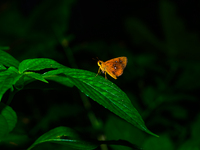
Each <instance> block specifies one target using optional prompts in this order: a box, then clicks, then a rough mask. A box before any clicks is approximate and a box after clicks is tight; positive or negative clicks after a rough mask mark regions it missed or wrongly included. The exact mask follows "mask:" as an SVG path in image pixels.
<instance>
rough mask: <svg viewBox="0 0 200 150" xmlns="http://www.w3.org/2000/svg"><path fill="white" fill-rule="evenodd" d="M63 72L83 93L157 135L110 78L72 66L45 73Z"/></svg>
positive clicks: (140, 127)
mask: <svg viewBox="0 0 200 150" xmlns="http://www.w3.org/2000/svg"><path fill="white" fill-rule="evenodd" d="M61 73H64V74H65V75H66V76H67V77H68V78H69V79H71V81H72V82H73V83H74V85H75V86H77V87H78V88H79V89H80V90H81V91H82V92H83V93H85V94H86V95H87V96H89V97H90V98H92V99H93V100H95V101H96V102H98V103H99V104H101V105H103V106H104V107H105V108H107V109H109V110H110V111H112V112H113V113H115V114H116V115H118V116H120V117H121V118H123V119H125V120H126V121H128V122H129V123H131V124H132V125H134V126H136V127H138V128H139V129H141V130H143V131H145V132H147V133H149V134H151V135H154V136H157V135H156V134H154V133H152V132H151V131H149V130H148V129H147V127H146V126H145V124H144V121H143V120H142V117H141V116H140V114H139V113H138V111H137V110H136V109H135V108H134V106H133V105H132V104H131V101H130V100H129V98H128V97H127V95H126V94H125V93H124V92H123V91H122V90H121V89H120V88H119V87H117V86H116V85H115V84H113V83H112V82H110V81H109V80H106V79H105V78H103V77H102V76H97V77H95V75H96V74H95V73H92V72H89V71H85V70H80V69H70V68H61V69H57V70H53V71H49V72H47V73H45V75H49V74H61ZM157 137H158V136H157Z"/></svg>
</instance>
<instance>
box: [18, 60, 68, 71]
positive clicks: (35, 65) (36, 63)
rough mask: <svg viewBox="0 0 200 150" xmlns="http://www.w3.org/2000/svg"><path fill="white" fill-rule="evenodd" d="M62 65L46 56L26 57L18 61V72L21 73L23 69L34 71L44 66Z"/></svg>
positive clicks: (54, 66)
mask: <svg viewBox="0 0 200 150" xmlns="http://www.w3.org/2000/svg"><path fill="white" fill-rule="evenodd" d="M62 67H64V66H63V65H61V64H59V63H57V62H56V61H54V60H52V59H48V58H35V59H26V60H24V61H22V62H21V63H20V65H19V72H20V73H23V72H25V71H36V70H42V69H46V68H62Z"/></svg>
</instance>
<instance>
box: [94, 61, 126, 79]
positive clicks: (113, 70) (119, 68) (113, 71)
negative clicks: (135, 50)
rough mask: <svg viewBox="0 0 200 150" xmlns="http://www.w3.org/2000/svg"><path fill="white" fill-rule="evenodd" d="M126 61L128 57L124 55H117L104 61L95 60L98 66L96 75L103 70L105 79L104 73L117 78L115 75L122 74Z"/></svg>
mask: <svg viewBox="0 0 200 150" xmlns="http://www.w3.org/2000/svg"><path fill="white" fill-rule="evenodd" d="M127 61H128V59H127V58H126V57H117V58H113V59H111V60H108V61H106V62H103V61H101V60H99V61H98V62H97V64H98V66H99V70H98V73H97V75H98V74H100V73H101V72H100V70H101V71H102V73H104V72H105V79H107V77H106V73H108V74H109V75H110V76H111V77H112V78H114V79H117V77H119V76H121V75H122V74H123V71H124V68H125V67H126V65H127ZM97 75H96V76H97Z"/></svg>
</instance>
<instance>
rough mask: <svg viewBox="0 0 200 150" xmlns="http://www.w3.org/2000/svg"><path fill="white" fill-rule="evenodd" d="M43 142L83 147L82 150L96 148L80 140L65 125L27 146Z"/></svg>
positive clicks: (76, 147) (94, 145)
mask: <svg viewBox="0 0 200 150" xmlns="http://www.w3.org/2000/svg"><path fill="white" fill-rule="evenodd" d="M44 142H53V143H58V144H63V145H66V146H70V147H72V148H75V149H84V150H92V149H94V148H96V147H97V146H98V145H96V144H93V143H90V142H87V141H84V140H81V139H80V138H79V136H78V135H77V133H76V132H75V131H74V130H72V129H70V128H67V127H57V128H54V129H52V130H50V131H49V132H47V133H45V134H43V135H42V136H40V137H39V138H38V139H37V140H36V141H35V142H34V143H33V144H32V145H31V146H30V147H29V148H28V150H30V149H32V148H33V147H35V146H36V145H38V144H40V143H44Z"/></svg>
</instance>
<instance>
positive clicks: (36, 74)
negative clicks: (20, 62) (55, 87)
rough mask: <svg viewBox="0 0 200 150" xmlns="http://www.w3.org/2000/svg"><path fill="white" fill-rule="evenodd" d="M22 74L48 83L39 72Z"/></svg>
mask: <svg viewBox="0 0 200 150" xmlns="http://www.w3.org/2000/svg"><path fill="white" fill-rule="evenodd" d="M24 74H25V75H27V76H29V77H31V78H34V79H36V80H40V81H43V82H45V83H48V81H47V80H45V79H44V78H43V76H42V75H41V74H39V73H35V72H24Z"/></svg>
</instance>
